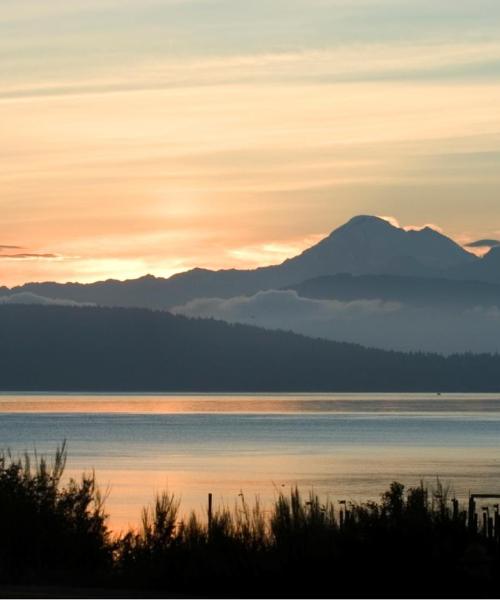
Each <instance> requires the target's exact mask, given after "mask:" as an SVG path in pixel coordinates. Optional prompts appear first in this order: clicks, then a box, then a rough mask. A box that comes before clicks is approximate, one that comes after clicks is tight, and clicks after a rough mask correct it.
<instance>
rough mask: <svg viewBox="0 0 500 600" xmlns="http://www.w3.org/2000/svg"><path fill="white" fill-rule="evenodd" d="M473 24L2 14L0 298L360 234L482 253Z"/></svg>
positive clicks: (221, 14)
mask: <svg viewBox="0 0 500 600" xmlns="http://www.w3.org/2000/svg"><path fill="white" fill-rule="evenodd" d="M484 1H485V2H486V0H484ZM474 5H477V3H475V4H474V3H469V2H464V3H463V5H461V7H460V10H457V8H456V5H454V4H453V3H451V2H448V0H443V3H442V5H441V9H440V10H437V9H436V8H433V5H432V3H428V2H426V1H423V2H418V3H417V2H414V3H412V2H411V0H403V1H402V2H401V7H400V12H399V13H398V14H396V13H394V11H392V12H391V7H390V2H389V0H371V1H368V0H353V2H352V3H347V4H346V3H345V2H341V1H340V0H321V1H320V0H310V1H309V2H308V3H307V2H305V0H296V1H295V2H293V3H292V4H289V5H287V6H288V8H285V7H284V5H283V2H280V1H279V0H269V2H267V3H261V2H260V1H258V2H256V3H255V5H252V7H248V6H247V5H246V4H244V3H239V1H236V2H234V1H233V4H229V3H228V2H225V1H222V0H221V1H220V2H211V0H175V1H173V0H163V1H161V0H144V2H140V1H139V0H123V2H122V3H121V4H120V3H118V2H116V1H113V0H101V2H100V3H98V2H93V1H88V2H83V0H75V1H74V3H73V2H72V3H71V5H65V4H63V3H60V2H56V0H47V1H46V2H44V3H43V4H40V3H37V2H34V1H33V0H16V2H14V1H13V0H6V5H5V12H4V13H3V16H1V15H0V52H2V56H4V57H5V59H6V60H5V66H6V68H5V69H4V70H3V71H2V73H1V74H0V80H1V82H2V86H1V88H0V124H1V132H2V146H1V149H0V153H1V164H2V168H1V170H0V208H1V214H2V219H1V221H0V247H2V248H1V249H0V250H1V251H0V284H4V285H14V284H18V283H23V282H25V281H29V280H48V279H50V280H57V281H67V280H79V281H92V280H96V279H102V278H107V277H116V278H129V277H137V276H140V275H143V274H145V273H148V272H149V273H154V274H156V275H167V276H168V275H170V274H172V273H174V272H176V271H179V270H184V269H186V268H190V267H194V266H206V267H212V268H221V267H230V266H234V267H253V266H257V265H261V264H268V263H276V262H280V261H281V260H283V259H284V258H286V257H288V256H291V255H294V254H296V253H297V252H299V251H300V250H302V249H303V248H305V247H307V246H309V245H311V244H312V243H314V242H315V241H317V240H318V239H319V238H320V237H321V236H322V235H324V234H326V233H328V232H329V231H330V230H331V229H333V228H335V227H336V226H338V225H340V224H341V223H342V222H344V221H345V220H347V219H348V218H350V217H351V216H353V215H354V214H359V213H371V214H383V215H394V216H396V217H397V218H398V219H399V221H400V222H401V223H402V224H403V225H408V224H414V225H420V224H423V223H428V222H432V223H435V224H437V225H439V226H440V227H442V228H443V229H444V231H445V233H447V234H450V235H452V236H454V237H455V238H457V239H458V240H459V241H470V240H472V239H475V238H478V237H495V236H497V237H498V236H499V235H500V213H499V210H498V192H499V191H500V174H499V173H500V170H499V169H498V160H499V158H500V109H499V107H500V84H499V83H498V81H499V79H498V76H497V75H498V73H497V71H498V69H496V65H498V64H500V44H499V43H498V42H497V40H498V28H497V27H496V26H497V25H498V22H496V25H495V19H494V18H493V19H492V20H491V19H490V21H491V22H486V21H483V20H481V19H480V18H479V13H478V14H477V15H476V17H474V15H475V13H474V12H473V7H474ZM207 6H210V12H209V13H207V12H206V11H207ZM467 7H469V10H470V11H472V12H470V14H468V13H467V11H466V10H465V9H466V8H467ZM375 9H376V10H375ZM403 9H405V10H406V11H407V12H405V11H404V10H403ZM410 9H412V10H413V12H414V11H415V10H421V11H422V15H421V16H422V19H423V20H424V22H425V23H427V26H426V27H423V25H422V28H421V29H418V27H416V26H413V25H412V23H413V21H412V20H411V19H410V16H411V15H412V14H413V13H412V10H410ZM238 11H239V12H238ZM370 11H375V12H374V13H373V14H374V18H382V17H381V16H380V15H382V16H384V15H385V17H386V19H385V21H383V23H382V22H381V25H380V27H379V28H376V27H373V28H372V29H370V28H365V29H363V27H361V24H362V23H365V18H366V17H369V16H370V14H371V12H370ZM384 11H385V12H384ZM433 11H435V12H433ZM460 11H462V12H460ZM498 13H499V11H498V10H497V11H496V13H495V8H494V5H493V17H494V16H495V15H496V16H500V15H499V14H498ZM490 14H491V13H490ZM333 15H335V16H336V18H337V17H339V15H340V16H341V17H342V19H343V20H342V19H341V21H342V22H340V21H339V22H338V23H337V22H336V21H334V20H331V19H333ZM377 15H378V16H377ZM306 17H307V19H306ZM465 17H467V19H466V18H465ZM328 18H329V19H330V20H331V21H330V28H329V29H328V28H325V27H324V20H325V19H328ZM474 18H475V19H476V20H474ZM249 19H250V23H251V22H252V20H253V22H254V23H255V31H254V30H252V31H253V33H252V31H251V32H248V30H247V29H248V28H247V25H248V20H249ZM304 19H306V22H305V24H303V23H304ZM391 19H393V20H394V23H392V21H391ZM425 19H427V21H425ZM391 23H392V26H393V28H392V29H391ZM425 23H424V24H425ZM257 25H258V26H259V27H260V29H259V27H257ZM405 27H406V28H407V35H405V36H403V37H404V41H402V39H401V31H404V28H405ZM238 34H240V35H238ZM7 246H10V248H7ZM2 256H3V258H2Z"/></svg>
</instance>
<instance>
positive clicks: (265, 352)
mask: <svg viewBox="0 0 500 600" xmlns="http://www.w3.org/2000/svg"><path fill="white" fill-rule="evenodd" d="M0 390H2V391H8V390H16V391H20V390H23V391H43V390H44V391H103V392H109V391H144V392H145V391H158V392H167V391H186V392H187V391H191V392H192V391H205V392H207V391H213V392H216V391H217V392H229V391H231V392H249V391H254V392H257V391H269V392H282V391H304V392H305V391H394V392H396V391H398V392H402V391H408V392H410V391H425V392H438V391H439V392H441V391H442V392H445V391H446V392H452V391H453V392H481V391H483V392H486V391H494V392H500V356H498V355H496V356H493V355H461V356H457V355H455V356H450V357H447V358H445V357H443V356H439V355H436V354H404V353H398V352H386V351H382V350H372V349H367V348H363V347H361V346H357V345H353V344H343V343H338V342H329V341H326V340H321V339H313V338H308V337H304V336H300V335H296V334H293V333H286V332H282V331H275V332H273V331H266V330H264V329H259V328H257V327H250V326H244V325H229V324H227V323H222V322H219V321H214V320H208V319H205V320H203V319H199V320H196V319H187V318H184V317H179V316H174V315H172V314H169V313H167V312H155V311H151V310H144V309H121V308H96V307H77V308H75V307H65V306H62V307H61V306H33V305H31V306H20V305H3V306H0Z"/></svg>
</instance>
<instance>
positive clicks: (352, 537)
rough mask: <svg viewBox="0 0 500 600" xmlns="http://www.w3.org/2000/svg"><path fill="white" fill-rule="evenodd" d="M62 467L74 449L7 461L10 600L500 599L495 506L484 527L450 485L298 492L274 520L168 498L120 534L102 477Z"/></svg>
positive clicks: (2, 531) (5, 544) (246, 509)
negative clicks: (325, 495)
mask: <svg viewBox="0 0 500 600" xmlns="http://www.w3.org/2000/svg"><path fill="white" fill-rule="evenodd" d="M65 458H66V454H65V450H64V447H63V448H62V449H61V450H59V451H58V452H57V454H56V456H55V459H54V460H53V461H52V463H51V465H50V466H49V465H48V463H47V462H46V461H45V460H44V459H40V458H38V459H35V460H34V461H30V458H29V457H28V456H26V457H23V458H21V459H18V458H13V457H11V456H10V455H9V454H4V455H2V456H1V458H0V596H2V595H3V596H4V597H5V595H16V590H18V591H19V590H23V592H22V593H23V594H24V596H25V597H26V595H28V597H29V591H28V592H27V591H26V590H32V591H33V596H37V595H38V593H39V590H42V589H43V590H45V594H47V590H50V592H49V594H50V596H57V595H58V594H59V593H61V594H64V595H65V596H68V595H69V596H72V595H73V594H72V590H73V591H74V592H75V594H74V595H79V596H85V595H88V596H95V595H98V596H114V597H117V596H118V597H119V596H131V597H133V596H134V595H135V596H152V597H162V596H165V597H176V596H181V597H190V596H198V597H200V596H201V597H207V596H208V597H210V596H216V597H236V598H238V597H252V596H253V597H297V596H299V597H336V596H340V597H357V596H358V597H359V596H368V597H378V596H381V597H398V598H399V597H403V598H404V597H413V596H423V597H440V596H441V597H450V596H452V597H463V596H469V597H485V596H495V597H498V595H499V594H500V556H499V541H500V530H497V529H496V526H497V525H498V520H499V519H498V507H496V508H493V510H492V512H491V513H490V517H489V518H488V517H487V514H486V512H485V513H484V525H483V519H482V518H481V517H480V518H479V523H478V517H477V513H476V512H475V506H474V503H473V502H472V503H470V506H469V509H468V512H465V511H462V510H461V509H460V507H459V505H458V503H457V502H456V501H455V500H454V499H452V498H449V497H448V495H447V492H446V489H445V488H444V487H443V486H442V485H441V484H440V483H439V482H437V485H436V489H435V490H434V491H429V490H427V488H426V487H424V486H423V485H421V486H420V487H417V488H413V489H409V490H407V491H405V490H404V487H403V486H402V485H401V484H399V483H395V482H394V483H392V484H391V486H390V489H389V490H388V491H387V492H385V493H384V494H383V495H382V496H381V500H380V501H379V502H378V503H365V504H349V503H332V502H326V503H325V504H323V503H322V502H321V501H320V500H319V499H318V498H317V497H316V496H315V495H314V494H311V495H310V496H309V497H308V498H307V500H304V499H303V498H302V497H301V495H300V494H299V492H298V491H297V490H292V491H291V493H290V495H289V496H285V495H279V496H278V497H277V499H276V502H275V504H274V506H273V507H272V508H271V510H270V511H265V510H263V508H262V507H260V506H259V504H258V502H256V503H254V504H253V505H252V506H249V505H248V504H247V503H246V501H245V500H244V499H243V498H241V499H240V501H239V504H238V505H237V506H235V507H234V508H233V509H231V510H230V509H228V508H219V509H216V510H214V512H213V514H210V513H209V514H208V515H207V518H200V517H198V516H196V515H195V514H192V515H191V516H190V517H189V518H187V519H180V518H179V502H178V501H177V500H176V498H175V497H174V496H172V495H170V494H168V493H165V494H162V495H160V496H159V497H158V498H157V499H156V502H155V503H154V505H153V506H152V507H150V508H147V509H145V510H144V511H143V516H142V525H141V526H140V527H139V529H138V530H137V531H129V532H128V533H125V534H121V535H120V536H113V535H112V534H111V533H110V532H109V531H108V529H107V525H106V515H105V513H104V508H103V503H102V498H101V497H100V495H99V492H98V490H97V488H96V485H95V480H94V476H93V475H90V476H86V475H84V476H83V477H82V479H81V480H80V481H79V482H76V481H69V482H67V483H65V484H64V485H63V484H62V482H61V476H62V473H63V469H64V464H65ZM479 508H481V506H480V505H479ZM30 586H32V587H30ZM37 590H38V592H37ZM58 590H59V591H58Z"/></svg>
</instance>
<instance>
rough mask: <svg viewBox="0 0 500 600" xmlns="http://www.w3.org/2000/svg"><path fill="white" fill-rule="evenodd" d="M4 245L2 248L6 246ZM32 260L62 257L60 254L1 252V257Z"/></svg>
mask: <svg viewBox="0 0 500 600" xmlns="http://www.w3.org/2000/svg"><path fill="white" fill-rule="evenodd" d="M5 247H6V246H3V247H2V248H5ZM2 258H3V259H15V260H31V259H49V260H54V259H60V258H62V257H61V256H59V255H58V254H36V253H18V254H0V259H2Z"/></svg>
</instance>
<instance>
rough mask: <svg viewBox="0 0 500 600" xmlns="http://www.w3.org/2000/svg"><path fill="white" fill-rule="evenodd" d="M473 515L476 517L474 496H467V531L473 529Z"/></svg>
mask: <svg viewBox="0 0 500 600" xmlns="http://www.w3.org/2000/svg"><path fill="white" fill-rule="evenodd" d="M475 515H476V503H475V502H474V496H469V514H468V519H467V523H468V525H469V529H474V527H475Z"/></svg>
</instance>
